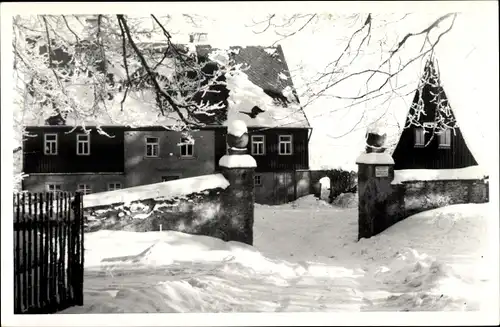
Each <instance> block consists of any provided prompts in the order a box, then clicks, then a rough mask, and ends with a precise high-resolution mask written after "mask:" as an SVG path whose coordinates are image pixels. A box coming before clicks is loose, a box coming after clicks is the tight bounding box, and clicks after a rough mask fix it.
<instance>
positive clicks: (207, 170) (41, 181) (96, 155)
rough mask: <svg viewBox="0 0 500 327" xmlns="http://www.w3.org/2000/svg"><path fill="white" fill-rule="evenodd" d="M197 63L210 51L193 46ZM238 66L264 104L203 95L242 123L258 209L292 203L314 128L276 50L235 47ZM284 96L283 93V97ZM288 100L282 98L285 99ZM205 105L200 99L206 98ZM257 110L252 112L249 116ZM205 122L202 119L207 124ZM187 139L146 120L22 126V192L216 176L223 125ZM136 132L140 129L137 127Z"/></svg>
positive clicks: (306, 166) (91, 189) (222, 152)
mask: <svg viewBox="0 0 500 327" xmlns="http://www.w3.org/2000/svg"><path fill="white" fill-rule="evenodd" d="M196 49H197V53H198V56H199V57H200V59H201V61H203V60H205V61H207V62H208V60H207V55H208V54H209V53H210V52H211V51H212V50H214V49H211V47H210V46H207V45H197V46H196ZM232 50H233V53H234V60H235V62H236V63H244V64H246V65H248V67H249V68H248V69H247V70H245V74H246V76H247V78H248V81H249V83H251V84H249V85H251V86H252V87H253V86H255V87H256V88H258V91H259V92H261V93H259V94H260V95H261V97H262V98H266V101H267V102H266V103H270V105H268V106H267V107H266V108H263V109H265V110H262V109H260V107H259V106H263V105H262V103H260V101H257V102H256V103H252V102H251V101H250V102H248V101H247V102H248V103H246V105H247V107H241V106H239V107H236V106H234V104H232V103H230V102H228V98H229V95H230V94H231V92H234V94H238V90H234V89H232V90H228V91H227V90H226V92H218V93H217V94H218V95H217V96H219V97H223V98H217V96H216V97H215V98H213V97H214V94H213V93H212V94H211V93H207V96H208V97H211V98H210V101H213V102H219V101H223V102H224V103H227V108H226V109H227V112H226V113H225V115H226V117H224V118H225V119H223V120H224V121H227V120H228V117H227V116H229V115H231V119H240V120H243V121H245V123H246V124H247V126H248V130H249V137H250V142H249V144H248V152H249V153H250V154H251V155H253V156H254V158H255V160H256V161H257V170H256V175H255V196H256V202H259V203H269V204H275V203H283V202H288V201H290V200H293V199H294V198H295V197H296V194H295V193H296V184H297V183H298V181H297V178H296V176H297V171H300V170H308V169H309V151H308V144H309V137H310V133H311V128H310V126H309V123H308V121H307V118H306V116H305V114H304V112H303V110H302V108H301V107H300V104H299V101H298V97H297V96H296V94H295V91H294V88H293V83H292V80H291V76H290V73H289V72H288V67H287V65H286V61H285V58H284V55H283V51H282V49H281V47H280V46H278V47H276V48H264V47H257V46H254V47H233V48H232ZM285 91H288V93H287V92H285ZM283 94H286V95H283ZM203 100H204V99H203ZM254 107H256V108H257V109H256V110H257V113H256V114H253V113H252V112H253V111H254V110H255V109H254ZM205 118H207V117H205ZM204 123H205V127H202V128H199V129H197V130H196V131H193V132H192V134H191V136H192V137H191V138H189V139H188V138H186V137H185V136H184V134H182V133H181V132H176V131H173V130H168V129H165V128H164V127H161V126H159V125H158V126H151V122H150V121H148V120H147V119H145V120H144V121H141V122H139V124H135V126H134V127H133V128H132V127H129V126H116V125H106V124H102V123H101V124H99V126H100V128H102V130H103V131H104V132H105V133H107V134H108V135H109V136H107V135H103V134H102V133H99V132H98V131H97V129H96V128H95V125H94V126H92V124H87V125H86V128H87V129H90V131H91V132H90V133H88V134H87V133H85V132H84V131H83V129H82V128H81V127H77V128H74V126H68V125H66V124H64V123H63V124H57V125H49V124H47V123H45V124H35V125H29V126H26V131H27V132H28V133H29V134H31V136H30V137H27V138H26V139H25V140H24V142H23V172H24V173H25V174H27V177H26V178H25V179H24V180H23V183H22V188H23V190H28V191H32V192H43V191H58V190H60V191H70V192H74V191H82V192H85V193H96V192H104V191H111V190H115V189H119V188H127V187H132V186H138V185H144V184H151V183H158V182H162V181H168V180H172V179H178V178H187V177H194V176H199V175H206V174H212V173H214V172H217V171H219V169H220V167H219V165H218V161H219V159H220V158H221V157H222V156H223V155H225V154H226V151H227V146H226V139H225V138H226V131H227V129H226V127H225V123H221V122H220V121H218V122H215V121H210V120H207V121H204ZM137 125H140V126H139V127H137Z"/></svg>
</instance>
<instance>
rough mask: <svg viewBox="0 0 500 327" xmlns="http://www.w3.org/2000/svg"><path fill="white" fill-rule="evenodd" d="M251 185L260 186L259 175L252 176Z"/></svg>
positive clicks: (260, 178)
mask: <svg viewBox="0 0 500 327" xmlns="http://www.w3.org/2000/svg"><path fill="white" fill-rule="evenodd" d="M253 185H254V186H262V176H261V175H254V176H253Z"/></svg>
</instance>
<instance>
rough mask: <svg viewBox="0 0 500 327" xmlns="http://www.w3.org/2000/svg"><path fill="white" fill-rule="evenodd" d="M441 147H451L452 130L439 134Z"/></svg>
mask: <svg viewBox="0 0 500 327" xmlns="http://www.w3.org/2000/svg"><path fill="white" fill-rule="evenodd" d="M439 147H440V148H449V147H451V130H450V129H445V130H444V131H442V132H441V134H439Z"/></svg>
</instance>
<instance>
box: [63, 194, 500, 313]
mask: <svg viewBox="0 0 500 327" xmlns="http://www.w3.org/2000/svg"><path fill="white" fill-rule="evenodd" d="M488 206H489V204H467V205H454V206H450V207H446V208H441V209H437V210H431V211H427V212H424V213H420V214H418V215H415V216H412V217H410V218H408V219H406V220H405V221H403V222H400V223H398V224H396V225H395V226H393V227H391V228H390V229H388V230H386V231H385V232H383V233H382V234H381V235H379V236H376V237H373V238H371V239H363V240H361V241H360V242H357V241H356V237H357V209H356V208H349V209H344V208H339V207H334V206H331V205H329V204H327V203H326V202H324V201H321V200H316V199H315V198H314V197H312V196H307V197H304V198H301V199H299V200H297V201H296V202H294V203H290V204H286V205H281V206H264V205H256V209H255V225H254V245H255V246H254V247H251V246H248V245H244V244H241V243H236V242H228V243H225V242H222V241H220V240H218V239H215V238H210V237H203V236H193V235H188V234H183V233H178V232H148V233H134V232H123V231H104V230H102V231H98V232H94V233H89V234H87V235H86V237H85V247H86V253H85V266H86V271H85V305H84V306H83V307H73V308H69V309H67V310H65V311H64V312H63V313H138V312H143V313H145V312H147V313H165V312H185V313H187V312H189V313H194V312H298V311H308V312H316V311H393V310H394V311H442V310H444V311H446V310H458V311H470V310H486V309H489V308H488V305H491V304H492V300H491V299H492V297H491V295H492V294H494V293H491V292H493V291H494V290H495V289H494V287H492V286H494V285H495V284H492V283H493V280H494V279H493V278H492V276H491V275H489V272H490V271H491V270H490V269H487V267H488V265H491V262H493V260H496V259H497V258H491V257H488V253H490V252H488V250H487V249H488V246H489V244H488V237H487V235H488V233H487V230H488V226H489V221H490V220H491V219H495V218H496V217H491V216H489V214H488ZM493 302H494V301H493Z"/></svg>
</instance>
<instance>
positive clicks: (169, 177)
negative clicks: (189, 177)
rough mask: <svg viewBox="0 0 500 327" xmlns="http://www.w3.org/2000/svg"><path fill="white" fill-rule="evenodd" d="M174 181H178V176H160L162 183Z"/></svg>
mask: <svg viewBox="0 0 500 327" xmlns="http://www.w3.org/2000/svg"><path fill="white" fill-rule="evenodd" d="M176 179H179V176H162V177H161V181H162V182H168V181H174V180H176Z"/></svg>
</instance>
